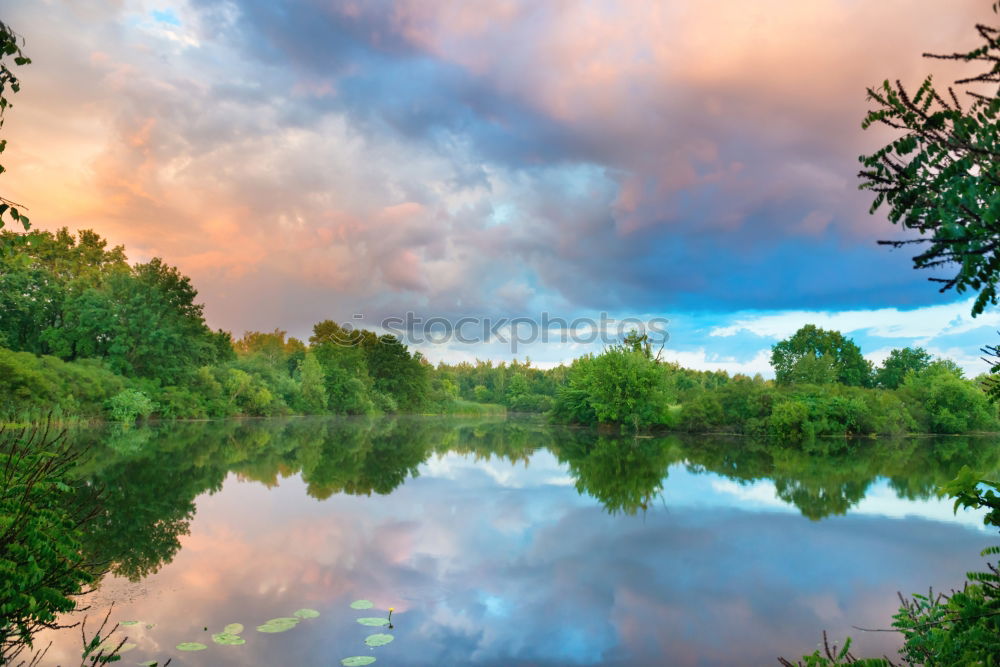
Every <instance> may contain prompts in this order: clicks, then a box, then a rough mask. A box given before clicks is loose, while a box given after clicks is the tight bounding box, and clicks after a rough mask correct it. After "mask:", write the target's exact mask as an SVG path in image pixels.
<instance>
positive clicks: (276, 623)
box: [257, 616, 300, 633]
mask: <svg viewBox="0 0 1000 667" xmlns="http://www.w3.org/2000/svg"><path fill="white" fill-rule="evenodd" d="M299 620H300V619H299V618H298V617H296V616H283V617H281V618H272V619H271V620H270V621H268V622H267V623H264V624H263V625H258V626H257V632H271V633H274V632H285V631H286V630H291V629H292V628H294V627H295V626H296V625H298V622H299Z"/></svg>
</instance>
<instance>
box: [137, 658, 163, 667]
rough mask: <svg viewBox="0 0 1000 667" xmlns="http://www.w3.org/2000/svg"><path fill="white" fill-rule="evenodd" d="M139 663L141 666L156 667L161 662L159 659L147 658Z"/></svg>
mask: <svg viewBox="0 0 1000 667" xmlns="http://www.w3.org/2000/svg"><path fill="white" fill-rule="evenodd" d="M137 664H138V665H139V667H156V666H157V665H159V664H160V663H159V661H157V660H146V661H145V662H140V663H137Z"/></svg>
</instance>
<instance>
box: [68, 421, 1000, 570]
mask: <svg viewBox="0 0 1000 667" xmlns="http://www.w3.org/2000/svg"><path fill="white" fill-rule="evenodd" d="M77 439H78V440H79V441H81V442H87V441H89V443H90V444H92V445H93V447H92V448H91V450H90V452H89V454H88V458H87V460H86V461H85V462H84V463H82V464H81V465H80V466H79V468H78V470H77V474H79V475H80V477H81V479H83V480H86V482H87V484H85V485H81V487H80V489H81V491H80V494H81V495H80V497H79V501H80V502H81V503H86V502H90V501H89V500H88V499H87V496H86V494H88V493H92V490H93V489H94V488H102V489H103V495H102V499H101V506H102V508H103V509H102V512H101V515H100V517H99V518H98V519H97V520H96V521H95V522H94V524H93V525H92V526H91V527H90V529H89V531H88V544H89V549H90V551H91V553H92V555H93V558H94V559H95V560H97V561H100V562H105V563H108V564H109V565H110V566H111V568H112V570H113V571H115V572H116V573H118V574H121V575H124V576H128V577H130V578H132V579H139V578H141V577H143V576H146V575H148V574H150V573H152V572H155V571H156V570H157V569H158V568H159V567H160V566H161V565H162V564H163V563H166V562H169V561H170V560H171V559H172V558H173V557H174V555H175V554H176V552H177V550H178V549H179V547H180V543H179V539H178V538H179V536H180V535H183V534H186V533H187V531H188V525H189V523H190V521H191V519H192V518H193V516H194V511H195V505H194V500H195V498H197V497H198V496H199V495H200V494H202V493H204V492H206V491H208V492H214V491H217V490H219V489H220V488H221V487H222V483H223V481H224V480H225V478H226V476H227V475H228V474H229V473H231V472H232V473H235V474H237V475H238V476H239V477H240V478H243V479H249V480H254V481H258V482H260V483H263V484H266V485H268V486H273V485H275V484H277V483H278V481H279V479H281V478H283V477H288V476H291V475H296V474H298V475H301V476H302V478H303V480H304V481H305V482H306V484H307V490H308V493H309V494H310V495H311V496H313V497H315V498H319V499H323V498H328V497H330V496H332V495H334V494H338V493H347V494H352V495H370V494H372V493H377V494H387V493H390V492H391V491H392V490H393V489H395V488H397V487H398V486H399V485H400V484H402V483H403V482H404V481H406V479H408V478H410V477H414V476H416V475H417V474H418V469H419V466H420V465H421V464H422V463H424V462H425V461H427V460H428V459H429V458H430V457H431V456H435V455H445V454H448V453H458V454H463V455H468V456H472V457H474V458H475V459H476V460H491V459H499V460H502V461H509V462H511V463H523V464H525V465H527V464H528V462H529V460H530V458H531V456H532V454H533V453H534V452H535V451H537V450H538V449H540V448H547V449H549V450H551V451H552V452H553V454H554V455H555V456H556V457H557V458H558V459H559V461H560V462H562V463H565V464H566V465H567V467H568V468H569V472H570V473H571V474H572V475H573V477H574V478H575V481H576V488H577V491H578V492H580V493H586V494H589V495H591V496H593V497H594V498H596V499H597V500H598V501H600V502H601V503H602V504H603V505H604V507H605V508H606V509H607V510H608V511H609V512H611V513H624V514H634V513H636V512H637V511H639V510H645V509H646V508H647V507H648V506H649V503H650V501H651V499H652V498H654V497H655V496H656V495H657V494H659V493H660V492H661V490H662V488H663V485H664V483H665V480H666V476H667V471H668V469H669V467H670V465H672V464H674V463H679V462H684V463H686V464H687V466H688V468H689V469H690V470H691V471H693V472H713V473H716V474H719V475H723V476H725V477H727V478H729V479H732V480H734V481H736V482H738V483H741V484H750V483H753V482H757V481H763V480H770V481H772V482H773V483H774V486H775V489H776V491H777V495H778V497H779V498H781V499H782V500H784V501H785V502H788V503H790V504H792V505H794V506H795V507H797V508H799V510H800V511H801V512H802V514H803V515H805V516H807V517H809V518H812V519H820V518H823V517H825V516H829V515H833V514H843V513H845V512H847V511H848V510H849V509H850V508H851V507H852V506H854V505H855V504H856V503H858V502H859V501H860V500H861V499H862V498H863V497H864V496H865V493H866V492H867V490H868V489H869V488H870V486H871V484H872V483H873V482H874V481H875V480H876V479H878V478H879V477H883V478H887V479H888V480H889V485H890V487H891V488H892V489H893V490H894V491H895V492H896V493H897V494H898V495H899V496H900V497H903V498H906V499H922V498H927V497H930V496H931V495H932V494H933V493H934V490H935V489H936V488H937V486H938V485H939V484H942V483H944V482H946V481H948V480H950V479H951V478H953V477H954V475H955V474H956V473H957V471H958V470H959V469H960V468H961V466H963V465H969V466H970V467H972V468H973V469H976V470H979V471H982V472H983V473H992V472H994V471H996V470H997V469H998V468H1000V447H997V443H996V441H995V439H987V438H962V437H958V438H946V439H919V438H909V439H899V440H830V441H828V442H827V441H821V442H822V445H821V446H819V447H817V446H815V445H814V446H812V447H811V448H810V451H808V452H807V451H803V450H802V449H800V448H798V447H793V446H781V445H780V444H778V443H775V442H757V441H753V440H748V439H736V438H721V437H715V438H712V437H687V436H685V437H674V436H671V437H661V438H649V437H641V438H635V437H632V436H627V437H620V436H608V435H605V434H597V433H595V432H593V431H590V430H586V429H567V428H564V427H552V426H548V425H546V424H543V423H540V422H535V421H518V420H502V419H499V420H477V419H462V418H450V419H449V418H404V417H401V418H385V419H362V418H358V419H329V418H315V419H313V418H300V419H288V420H261V421H217V422H191V423H164V424H158V425H154V426H152V427H149V428H134V429H122V428H118V429H117V430H111V431H82V432H80V433H79V434H77Z"/></svg>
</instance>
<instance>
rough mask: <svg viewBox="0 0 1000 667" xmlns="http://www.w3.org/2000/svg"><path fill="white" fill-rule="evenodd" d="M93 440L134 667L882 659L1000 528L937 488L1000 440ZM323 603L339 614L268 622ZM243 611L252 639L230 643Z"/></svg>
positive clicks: (530, 428) (501, 430)
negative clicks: (925, 603)
mask: <svg viewBox="0 0 1000 667" xmlns="http://www.w3.org/2000/svg"><path fill="white" fill-rule="evenodd" d="M75 437H76V438H77V439H78V440H79V441H81V442H90V443H91V444H92V450H91V455H90V458H89V459H88V461H87V463H86V464H85V465H84V466H83V468H82V470H81V474H83V475H85V476H87V477H88V478H89V479H92V480H93V481H94V482H95V483H98V484H100V485H103V486H104V487H105V494H106V497H105V501H104V502H105V506H106V512H105V515H104V516H103V517H102V519H101V521H100V522H99V523H98V524H97V525H95V526H94V527H93V529H92V530H91V532H90V536H89V539H90V543H91V548H92V549H93V550H94V551H95V552H96V553H97V554H98V555H99V556H101V557H102V558H104V559H105V560H108V561H111V562H112V563H113V564H114V572H115V573H116V574H112V575H109V576H107V577H106V578H105V579H104V581H103V582H102V584H101V587H100V589H99V590H98V591H97V592H96V593H94V594H92V595H91V597H90V598H89V599H88V600H89V602H90V604H91V610H90V611H89V612H88V613H89V615H90V617H91V621H90V623H93V620H94V618H95V617H97V616H101V615H103V613H104V611H105V610H106V609H107V607H108V605H109V604H111V603H112V602H113V603H114V610H113V615H112V619H113V620H117V621H132V620H135V621H140V623H139V624H138V625H134V626H129V627H125V628H122V630H121V631H120V633H121V635H122V636H124V635H127V636H128V641H129V642H131V643H135V644H136V645H137V646H136V648H135V649H133V650H131V651H130V652H128V653H126V654H125V655H124V656H123V661H122V662H121V663H119V664H124V665H128V664H137V663H140V662H142V661H145V660H161V661H163V660H165V659H166V658H168V657H169V658H171V659H172V663H171V664H172V665H317V666H319V665H339V664H340V660H341V659H342V658H346V657H349V656H356V655H362V656H363V655H371V656H374V657H376V658H377V660H378V661H377V663H375V664H377V665H384V666H389V665H467V664H468V665H603V664H607V665H773V664H776V661H775V657H776V656H778V655H785V656H787V657H793V656H798V655H801V654H802V653H803V652H806V651H811V650H812V649H813V648H815V646H816V644H817V641H818V640H819V638H820V634H821V632H822V630H824V629H825V630H827V631H828V632H829V633H830V635H831V636H832V637H838V638H839V637H843V636H844V635H846V634H851V635H852V636H853V637H855V640H856V642H857V645H858V646H859V653H863V654H869V655H875V654H881V653H882V652H887V651H889V652H891V651H893V650H894V648H895V646H896V645H897V642H898V639H897V638H896V636H895V635H893V634H889V633H867V634H866V633H862V632H858V631H857V630H853V629H852V628H851V626H852V625H858V626H862V627H886V625H887V623H888V622H889V620H890V618H891V615H892V613H893V612H894V611H895V609H896V606H897V600H896V597H895V594H896V591H898V590H899V591H903V592H904V593H908V592H916V591H921V590H926V587H927V586H929V585H933V586H934V587H935V589H947V588H949V587H952V586H955V585H958V584H960V583H961V581H962V579H963V575H964V573H965V572H966V571H968V570H971V569H977V568H979V566H980V564H981V561H980V559H979V557H978V552H979V551H980V550H981V549H982V548H983V547H985V546H987V545H988V544H991V543H995V542H996V539H995V533H994V532H991V531H988V530H986V529H984V528H983V527H982V526H981V519H980V517H979V516H976V515H973V514H971V513H959V514H958V515H957V516H956V515H954V514H953V513H952V511H951V506H950V503H949V502H947V501H945V500H938V499H936V498H935V497H934V495H933V489H934V487H935V485H936V484H938V483H940V482H942V481H945V480H947V479H950V477H952V476H953V475H954V473H955V472H956V471H957V470H958V468H960V467H961V466H962V465H964V464H969V465H972V466H974V467H977V468H979V469H981V470H983V471H988V470H989V471H995V470H997V468H998V459H1000V444H998V442H997V440H995V439H969V438H951V439H947V440H937V441H935V440H929V439H922V440H899V441H877V442H876V441H860V442H851V443H845V442H844V441H830V442H828V443H826V442H825V443H820V444H819V445H816V446H814V447H813V448H812V449H811V450H810V451H802V448H801V447H781V446H778V445H775V444H771V445H768V444H766V443H760V444H755V443H752V442H749V441H746V440H739V439H718V438H716V439H711V438H690V439H682V438H677V437H669V438H631V437H628V438H622V437H609V436H605V435H598V434H596V433H593V432H590V431H580V430H571V429H565V428H557V427H550V426H546V425H544V424H541V423H538V422H532V421H525V420H517V419H507V420H503V419H499V420H462V419H443V418H401V419H385V420H375V421H364V420H348V419H319V418H317V419H292V420H268V421H249V422H237V421H230V422H209V423H183V424H160V425H157V426H155V427H153V428H148V429H140V428H136V429H131V430H122V429H118V430H103V431H88V432H83V433H80V434H77V435H76V436H75ZM361 598H365V599H368V600H371V601H372V602H373V603H374V606H375V608H374V609H372V610H370V611H366V612H358V611H355V610H353V609H351V608H350V606H349V605H350V603H351V602H352V601H353V600H357V599H361ZM390 606H391V607H394V608H395V612H394V614H393V622H394V628H393V629H392V630H391V631H390V632H391V634H393V635H394V637H395V640H394V641H393V642H392V643H390V644H388V645H386V646H382V647H379V648H375V649H370V648H367V647H366V646H365V645H364V639H365V637H366V636H367V635H369V634H371V633H372V632H373V630H372V629H370V628H366V627H364V626H361V625H359V624H358V623H357V622H356V619H357V618H358V617H361V616H384V615H385V612H386V610H387V609H388V608H389V607H390ZM303 607H307V608H312V609H316V610H318V611H319V612H320V616H319V617H318V618H315V619H308V620H304V621H302V622H301V623H299V624H298V626H296V627H294V628H292V629H291V630H289V631H288V632H285V633H282V634H263V633H258V632H256V630H255V629H254V628H255V627H256V626H257V625H258V624H261V623H263V622H265V621H266V620H268V619H271V618H274V617H281V616H288V615H289V614H291V613H292V612H294V611H295V610H297V609H300V608H303ZM228 623H242V624H243V625H245V626H246V628H247V629H246V630H245V631H244V633H243V636H244V637H245V639H246V644H245V645H243V646H220V645H216V644H214V643H212V641H211V639H210V635H211V633H212V632H218V631H221V629H222V627H223V626H225V625H226V624H228ZM147 625H152V627H151V628H147V627H146V626H147ZM206 627H207V628H208V631H205V630H204V628H206ZM41 640H42V641H44V642H47V641H49V640H52V641H53V642H54V645H53V647H52V648H51V649H50V651H49V654H48V658H49V662H51V663H52V664H57V663H62V664H70V663H73V658H74V656H78V655H79V635H78V633H77V632H76V631H63V632H54V633H49V634H47V635H45V636H43V637H42V638H41ZM189 641H198V642H203V643H205V644H207V645H208V648H207V649H206V650H204V651H200V652H197V653H183V652H179V651H177V650H175V648H174V647H175V646H176V645H177V644H178V643H180V642H189ZM77 660H78V657H77ZM73 664H75V663H73ZM161 664H162V662H161Z"/></svg>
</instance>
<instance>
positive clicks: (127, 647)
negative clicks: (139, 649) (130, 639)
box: [118, 643, 138, 653]
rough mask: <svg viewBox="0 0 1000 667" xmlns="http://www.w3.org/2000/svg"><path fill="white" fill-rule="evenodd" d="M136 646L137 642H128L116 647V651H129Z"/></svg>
mask: <svg viewBox="0 0 1000 667" xmlns="http://www.w3.org/2000/svg"><path fill="white" fill-rule="evenodd" d="M136 646H138V644H131V643H129V644H122V647H121V648H120V649H118V653H128V652H129V651H131V650H132V649H134V648H135V647H136Z"/></svg>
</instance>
